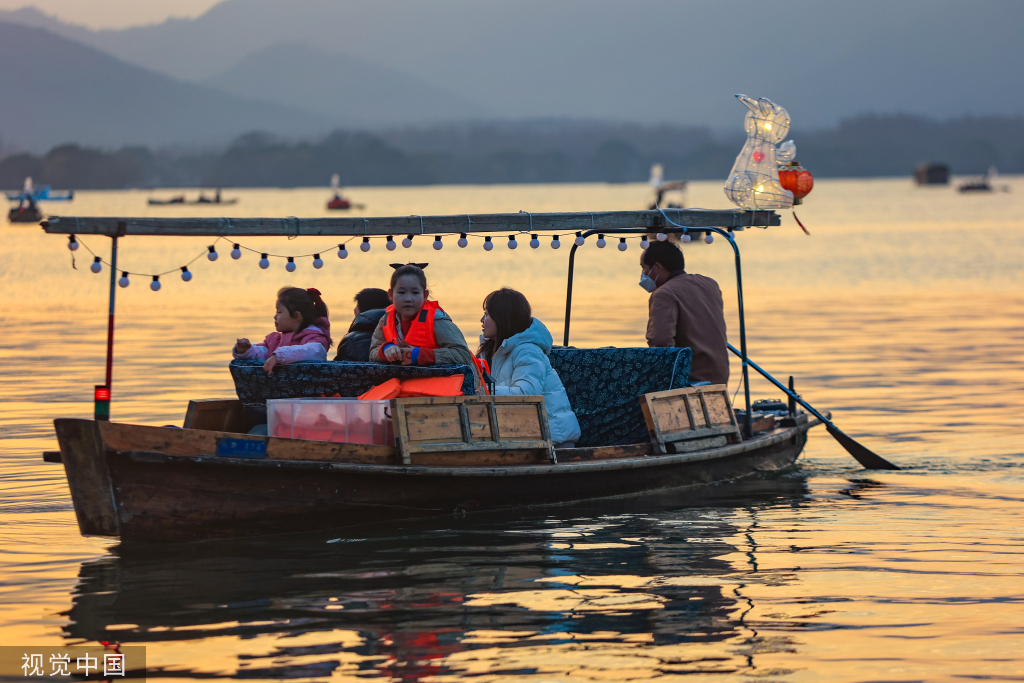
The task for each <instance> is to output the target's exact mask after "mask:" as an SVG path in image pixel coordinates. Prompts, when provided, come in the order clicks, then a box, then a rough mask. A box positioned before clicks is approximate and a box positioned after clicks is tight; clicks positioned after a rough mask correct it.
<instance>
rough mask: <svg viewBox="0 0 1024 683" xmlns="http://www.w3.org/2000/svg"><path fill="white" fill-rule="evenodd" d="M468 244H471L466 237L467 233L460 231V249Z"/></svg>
mask: <svg viewBox="0 0 1024 683" xmlns="http://www.w3.org/2000/svg"><path fill="white" fill-rule="evenodd" d="M468 246H469V240H467V239H466V233H464V232H460V233H459V248H460V249H465V248H466V247H468Z"/></svg>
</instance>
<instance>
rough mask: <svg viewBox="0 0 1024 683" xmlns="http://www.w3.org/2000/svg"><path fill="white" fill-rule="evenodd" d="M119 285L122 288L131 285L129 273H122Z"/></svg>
mask: <svg viewBox="0 0 1024 683" xmlns="http://www.w3.org/2000/svg"><path fill="white" fill-rule="evenodd" d="M117 284H119V285H121V286H122V287H127V286H128V285H130V284H131V283H130V282H128V273H121V279H120V280H118V281H117Z"/></svg>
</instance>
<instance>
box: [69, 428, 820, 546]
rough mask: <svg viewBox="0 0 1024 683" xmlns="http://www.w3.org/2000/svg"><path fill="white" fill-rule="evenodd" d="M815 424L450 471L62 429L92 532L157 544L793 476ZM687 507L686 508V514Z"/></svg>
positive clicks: (74, 486) (85, 524)
mask: <svg viewBox="0 0 1024 683" xmlns="http://www.w3.org/2000/svg"><path fill="white" fill-rule="evenodd" d="M813 424H815V423H814V422H813V421H812V422H808V423H805V424H802V425H798V426H796V427H792V428H790V429H784V430H775V431H774V432H772V433H770V434H769V435H765V436H762V437H759V438H756V439H754V440H752V441H747V442H742V443H739V444H733V445H728V446H725V447H720V448H712V449H708V450H705V451H699V452H694V453H687V454H679V455H657V456H654V455H650V456H648V455H645V454H643V451H644V450H645V447H644V446H632V447H614V448H608V449H600V448H597V449H565V450H564V451H559V460H560V461H559V463H558V464H536V465H507V466H461V467H440V466H422V465H421V466H416V465H413V466H401V465H381V464H363V463H352V462H323V461H315V460H274V459H263V460H256V459H247V458H227V457H218V456H215V455H204V456H201V457H197V456H195V455H174V454H170V453H167V452H160V451H159V450H157V451H154V450H124V449H123V448H119V449H115V448H111V447H110V446H109V444H107V443H105V441H104V437H103V435H102V434H101V432H100V429H99V427H98V426H97V423H95V422H93V421H89V420H58V421H56V426H57V435H58V439H59V440H60V444H61V459H62V461H63V463H64V466H65V469H66V471H67V475H68V482H69V485H70V488H71V492H72V497H73V499H74V504H75V511H76V514H77V515H78V520H79V526H80V528H81V530H82V533H83V534H85V535H103V536H116V537H120V538H122V539H123V540H131V541H155V542H177V541H192V540H203V539H210V538H223V537H231V536H246V535H261V534H269V533H282V532H291V531H302V530H310V529H320V528H336V527H345V526H350V525H359V524H365V523H372V522H382V521H397V520H408V519H417V518H428V517H444V516H449V515H453V514H463V513H467V512H478V511H495V510H506V509H513V508H524V507H532V506H550V505H566V504H571V503H574V502H579V501H586V500H593V499H600V498H610V497H620V496H637V495H643V494H644V493H647V492H652V491H665V490H672V489H680V490H685V489H687V488H693V487H703V486H707V485H710V484H714V483H718V482H724V481H730V480H734V479H738V478H742V477H746V476H750V475H752V474H756V473H761V472H773V471H778V470H782V469H785V468H788V467H790V466H792V465H793V463H794V461H795V460H796V458H797V457H798V456H799V454H800V452H801V450H802V449H803V447H804V444H805V443H806V440H807V430H808V429H809V428H810V427H811V426H813ZM113 426H114V425H111V427H113ZM178 431H182V430H178ZM184 431H195V430H184ZM282 441H290V440H282ZM150 446H152V444H150ZM616 456H620V457H616ZM623 456H624V457H623ZM685 500H686V498H685V496H682V497H681V498H680V502H681V503H683V504H685Z"/></svg>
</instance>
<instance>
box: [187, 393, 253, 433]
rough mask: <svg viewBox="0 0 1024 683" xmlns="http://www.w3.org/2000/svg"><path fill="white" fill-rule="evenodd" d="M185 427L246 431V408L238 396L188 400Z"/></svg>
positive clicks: (219, 430)
mask: <svg viewBox="0 0 1024 683" xmlns="http://www.w3.org/2000/svg"><path fill="white" fill-rule="evenodd" d="M183 426H184V427H185V429H204V430H208V431H217V432H236V433H239V434H244V433H245V408H244V406H243V405H242V402H241V401H240V400H238V399H237V398H228V399H199V400H193V401H189V402H188V410H187V411H186V412H185V423H184V425H183Z"/></svg>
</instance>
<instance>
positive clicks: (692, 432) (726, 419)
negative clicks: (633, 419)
mask: <svg viewBox="0 0 1024 683" xmlns="http://www.w3.org/2000/svg"><path fill="white" fill-rule="evenodd" d="M728 389H729V388H728V386H726V385H725V384H710V385H706V386H700V387H687V388H684V389H671V390H669V391H656V392H653V393H650V394H644V395H643V396H641V397H640V407H641V409H642V410H643V413H644V420H645V421H646V422H647V429H648V431H649V432H650V434H651V443H653V444H654V450H655V452H657V453H685V452H690V451H695V450H701V449H704V448H715V447H718V446H724V445H726V444H727V443H736V442H737V441H739V440H740V429H739V425H737V423H736V415H735V413H733V410H732V405H731V404H730V402H729V393H728Z"/></svg>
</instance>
